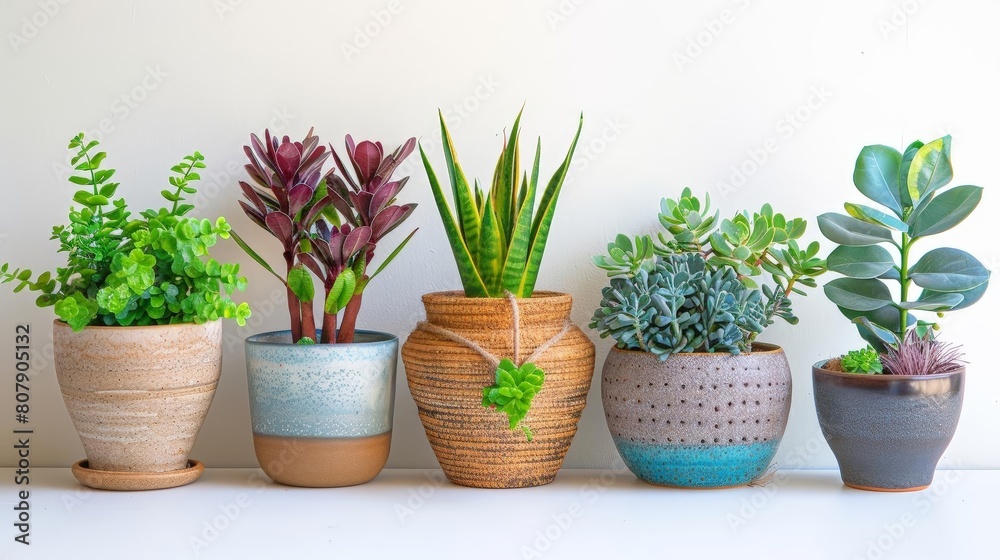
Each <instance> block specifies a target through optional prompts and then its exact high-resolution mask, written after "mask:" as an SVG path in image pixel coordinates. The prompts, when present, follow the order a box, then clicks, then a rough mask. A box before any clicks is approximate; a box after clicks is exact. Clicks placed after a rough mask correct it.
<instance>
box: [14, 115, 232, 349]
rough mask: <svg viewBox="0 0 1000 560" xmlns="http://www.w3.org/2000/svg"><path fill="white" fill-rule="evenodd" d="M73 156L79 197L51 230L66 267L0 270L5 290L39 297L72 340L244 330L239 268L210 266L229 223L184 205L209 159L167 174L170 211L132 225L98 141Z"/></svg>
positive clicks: (151, 213) (188, 159)
mask: <svg viewBox="0 0 1000 560" xmlns="http://www.w3.org/2000/svg"><path fill="white" fill-rule="evenodd" d="M69 149H71V150H76V155H74V156H73V158H72V164H73V165H74V166H75V170H76V171H77V173H76V174H74V175H72V176H71V177H70V178H69V181H70V182H71V183H73V184H74V185H77V187H79V190H77V191H76V193H75V194H74V195H73V201H74V202H76V203H77V204H79V205H80V207H79V209H77V208H76V207H70V211H69V224H68V225H58V226H55V227H53V228H52V239H53V240H58V241H59V252H60V253H66V266H64V267H61V268H58V269H56V272H55V274H52V273H51V272H43V273H41V274H39V275H38V276H37V277H35V278H34V279H33V278H32V277H33V273H32V272H31V270H28V269H11V266H10V265H9V264H7V263H3V264H2V265H0V283H8V282H14V283H16V286H15V287H14V292H15V293H16V292H20V291H22V290H24V289H25V288H27V289H29V290H31V291H35V292H40V295H39V296H38V298H37V299H36V303H37V304H38V306H39V307H49V306H52V307H53V308H54V311H55V313H56V315H57V316H58V317H59V318H60V319H62V320H63V321H65V322H66V323H68V324H69V325H70V327H72V328H73V330H75V331H79V330H82V329H83V328H84V327H86V326H88V325H100V326H130V325H162V324H168V323H204V322H206V321H214V320H216V319H219V318H232V319H235V320H236V321H237V322H238V323H239V324H241V325H242V324H245V323H246V319H247V317H249V316H250V307H249V306H248V305H247V304H246V303H239V304H237V303H236V302H234V301H232V300H231V299H230V297H229V296H231V295H232V294H233V293H234V292H236V291H240V290H244V289H246V284H247V281H246V278H244V277H243V276H240V273H239V270H240V268H239V265H238V264H228V263H219V262H218V261H216V260H215V259H213V258H211V257H210V256H209V249H210V248H211V247H212V246H213V245H215V243H216V241H217V240H218V238H223V239H226V238H228V237H229V235H230V226H229V224H228V223H227V222H226V220H225V219H224V218H221V217H220V218H218V219H217V220H215V221H214V222H212V221H209V220H207V219H198V218H193V217H189V216H187V214H188V213H189V212H190V211H191V210H193V209H194V206H192V205H191V204H188V203H186V202H185V197H186V196H187V195H192V194H195V193H196V192H197V189H196V188H195V187H194V186H192V183H193V182H194V181H197V180H199V179H200V178H201V177H200V176H199V175H198V172H197V170H198V169H204V168H205V163H204V159H205V158H204V157H203V156H202V155H201V154H200V153H198V152H194V153H193V154H191V155H188V156H185V157H184V159H183V161H182V162H181V163H179V164H177V165H175V166H173V167H172V168H171V172H172V173H173V175H172V176H171V177H170V178H169V183H170V186H171V188H170V189H164V190H163V191H161V195H162V196H163V198H164V199H165V200H166V202H167V205H168V207H164V208H160V209H158V210H152V209H150V210H146V211H144V212H142V213H141V214H140V215H141V218H136V219H130V217H131V213H130V212H129V210H128V205H127V204H126V202H125V200H124V199H123V198H115V194H116V193H117V191H118V186H119V184H118V183H116V182H112V181H111V178H112V176H113V175H114V174H115V170H114V169H103V168H102V167H101V164H102V163H103V162H104V160H105V158H106V157H107V153H106V152H102V151H99V148H98V142H97V141H96V140H92V141H89V142H88V141H87V140H86V139H85V138H84V136H83V134H82V133H81V134H79V135H77V136H75V137H74V138H73V139H72V140H71V141H70V143H69Z"/></svg>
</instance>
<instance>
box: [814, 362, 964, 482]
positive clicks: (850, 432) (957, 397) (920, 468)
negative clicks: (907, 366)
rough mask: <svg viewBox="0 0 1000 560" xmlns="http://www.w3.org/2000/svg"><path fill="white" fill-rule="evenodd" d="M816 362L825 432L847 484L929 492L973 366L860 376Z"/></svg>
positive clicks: (819, 410)
mask: <svg viewBox="0 0 1000 560" xmlns="http://www.w3.org/2000/svg"><path fill="white" fill-rule="evenodd" d="M825 364H826V361H825V360H824V361H823V362H819V363H817V364H816V365H815V366H813V394H814V395H815V398H816V414H817V416H818V417H819V425H820V428H822V430H823V436H824V437H825V438H826V441H827V443H829V444H830V448H831V449H832V450H833V454H834V455H836V456H837V462H838V463H839V464H840V476H841V478H842V479H843V480H844V484H846V485H847V486H850V487H852V488H858V489H861V490H877V491H884V492H906V491H913V490H923V489H924V488H927V487H928V486H930V484H931V482H933V481H934V469H935V468H936V467H937V463H938V460H939V459H940V458H941V455H942V454H943V453H944V450H945V449H946V448H947V447H948V444H949V443H950V442H951V438H952V436H953V435H955V428H956V427H957V426H958V418H959V416H960V415H961V413H962V399H963V397H964V394H965V368H962V369H960V370H957V371H954V372H951V373H943V374H937V375H920V376H912V375H906V376H903V375H860V374H854V373H840V372H834V371H830V370H826V369H823V366H824V365H825Z"/></svg>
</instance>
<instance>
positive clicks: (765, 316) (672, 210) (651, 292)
mask: <svg viewBox="0 0 1000 560" xmlns="http://www.w3.org/2000/svg"><path fill="white" fill-rule="evenodd" d="M710 202H711V200H710V198H709V196H708V195H707V194H706V195H705V198H704V200H702V199H699V198H697V197H694V196H692V194H691V191H690V189H684V190H683V191H682V193H681V196H680V197H679V198H677V199H663V201H662V202H661V205H660V210H661V212H660V215H659V221H660V224H661V226H662V227H663V229H664V231H661V232H659V234H658V235H657V238H656V240H654V239H653V238H652V237H651V236H648V235H643V236H637V237H634V238H629V237H628V236H626V235H624V234H619V235H618V236H617V237H616V238H615V240H614V241H613V242H611V243H609V244H608V254H607V255H599V256H596V257H594V264H596V265H597V266H598V267H600V268H601V269H603V270H606V271H607V273H608V276H609V277H610V278H611V283H610V285H609V286H607V287H605V288H604V289H603V290H602V296H603V297H602V300H601V305H600V307H598V308H597V310H596V311H595V312H594V316H593V319H592V322H591V323H590V327H591V328H593V329H597V331H598V332H599V333H600V335H601V337H602V338H604V337H608V336H610V337H612V338H614V340H615V341H616V345H617V346H618V347H619V348H622V349H633V350H640V351H643V352H650V353H652V354H655V355H657V356H659V357H660V359H667V358H668V357H669V356H670V355H672V354H676V353H681V352H729V353H731V354H738V353H740V352H744V351H749V350H750V349H751V345H752V343H753V341H754V340H755V339H756V337H757V336H758V335H759V334H760V333H762V332H763V331H764V329H766V328H767V327H768V326H769V325H771V324H773V323H774V320H775V318H776V317H780V318H781V319H784V320H785V321H787V322H788V323H790V324H796V323H797V322H798V318H796V317H795V315H794V314H793V313H792V308H791V301H790V296H791V294H793V293H795V294H802V295H804V294H805V291H804V290H802V287H815V286H816V277H817V276H819V275H820V274H822V273H823V272H824V271H825V270H826V264H825V262H824V261H823V260H822V259H820V258H818V257H817V256H816V255H817V254H818V253H819V244H818V243H816V242H813V243H810V244H809V245H808V246H807V247H806V248H805V249H801V248H800V247H799V245H798V241H797V240H798V239H799V238H801V237H802V235H803V234H804V233H805V229H806V222H805V221H804V220H802V219H799V218H795V219H786V218H785V217H784V215H782V214H779V213H775V212H774V210H773V209H772V208H771V206H770V205H768V204H765V205H764V206H763V207H762V208H761V210H760V212H756V213H754V214H752V215H751V214H749V213H748V212H745V211H744V212H741V213H739V214H736V216H734V217H733V218H732V219H725V220H721V221H720V220H719V213H718V211H716V212H714V213H713V212H711V210H710ZM765 275H767V276H769V277H770V283H763V284H761V283H760V282H759V281H758V280H757V279H758V278H760V277H763V276H765Z"/></svg>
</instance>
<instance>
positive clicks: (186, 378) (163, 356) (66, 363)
mask: <svg viewBox="0 0 1000 560" xmlns="http://www.w3.org/2000/svg"><path fill="white" fill-rule="evenodd" d="M52 330H53V342H54V351H55V365H56V379H57V380H58V381H59V389H60V391H61V392H62V396H63V400H64V401H65V403H66V409H67V410H68V411H69V415H70V418H71V419H72V420H73V425H74V426H75V427H76V430H77V432H78V433H79V435H80V441H81V442H82V443H83V448H84V450H85V451H86V453H87V463H86V467H84V468H87V469H90V470H91V471H104V474H103V475H102V480H104V481H108V480H110V481H111V482H105V483H102V484H101V485H100V487H101V488H108V489H122V490H125V489H137V488H136V487H135V483H134V481H132V479H134V478H135V477H134V476H132V477H129V476H127V475H128V474H129V473H151V475H150V476H149V477H146V478H145V479H144V483H143V485H142V487H143V488H144V489H152V488H166V487H170V486H177V485H178V482H179V481H180V480H181V479H179V478H178V477H177V476H176V475H177V472H178V471H182V470H190V471H191V472H190V475H185V477H182V479H183V482H180V483H183V484H186V483H187V482H191V481H193V480H194V478H197V474H200V469H194V467H196V465H193V464H189V461H188V453H189V452H190V451H191V447H192V446H193V445H194V441H195V438H196V437H197V435H198V431H199V430H200V429H201V425H202V423H203V422H204V420H205V416H206V415H207V414H208V409H209V406H210V405H211V404H212V398H213V397H214V396H215V389H216V386H217V385H218V382H219V376H220V374H221V373H222V323H221V321H213V322H210V323H205V324H202V325H195V324H177V325H159V326H148V327H86V328H84V329H83V330H82V331H80V332H73V330H72V329H70V327H69V325H67V324H66V323H63V322H62V321H55V323H54V325H53V329H52ZM192 469H194V470H192ZM196 471H197V472H196ZM109 473H122V477H121V478H122V481H123V484H122V486H121V488H116V487H115V485H114V480H113V479H114V476H113V475H111V474H109ZM155 473H162V474H163V476H162V477H157V476H155ZM192 476H193V477H194V478H192ZM109 477H110V478H109ZM78 478H79V477H78ZM126 479H127V480H126ZM80 481H81V482H83V483H84V484H87V482H86V481H85V480H83V479H81V480H80Z"/></svg>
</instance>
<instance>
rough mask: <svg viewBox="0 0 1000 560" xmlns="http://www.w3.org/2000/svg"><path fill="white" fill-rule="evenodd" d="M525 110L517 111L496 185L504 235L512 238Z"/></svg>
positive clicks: (499, 215)
mask: <svg viewBox="0 0 1000 560" xmlns="http://www.w3.org/2000/svg"><path fill="white" fill-rule="evenodd" d="M522 112H524V108H523V107H522V108H521V111H519V112H518V113H517V118H515V119H514V126H513V127H511V130H510V138H509V139H508V140H507V147H506V149H505V150H504V153H503V159H502V162H503V168H502V169H501V171H500V184H499V185H495V187H500V188H499V190H495V191H494V194H495V195H496V201H497V218H499V219H500V229H501V231H503V232H504V237H506V238H507V239H510V238H511V234H512V233H513V231H514V220H515V216H516V210H515V205H516V200H515V197H516V196H517V190H518V185H517V180H518V179H519V177H518V175H519V173H520V171H519V166H520V161H519V160H520V151H521V150H520V142H519V137H520V134H521V128H520V127H521V113H522Z"/></svg>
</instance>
